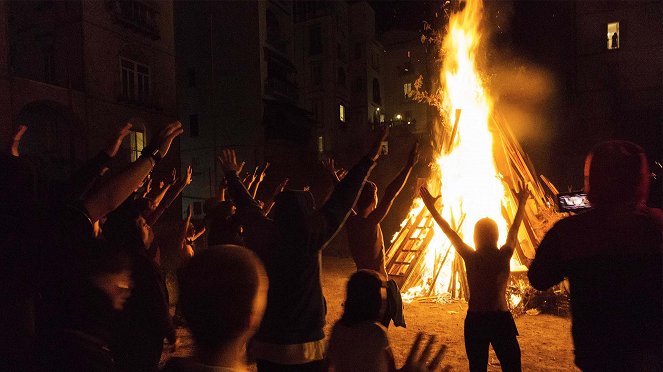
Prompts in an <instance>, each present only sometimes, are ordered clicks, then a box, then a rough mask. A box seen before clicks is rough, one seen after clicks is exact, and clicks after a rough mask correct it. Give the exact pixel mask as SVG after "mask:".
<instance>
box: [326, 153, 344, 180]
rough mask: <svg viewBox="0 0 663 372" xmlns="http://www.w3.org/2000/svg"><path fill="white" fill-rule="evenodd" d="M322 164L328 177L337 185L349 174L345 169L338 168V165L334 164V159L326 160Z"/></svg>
mask: <svg viewBox="0 0 663 372" xmlns="http://www.w3.org/2000/svg"><path fill="white" fill-rule="evenodd" d="M320 163H321V164H322V168H323V169H324V170H325V171H326V173H327V176H328V177H329V178H331V179H332V181H334V182H336V183H338V182H341V180H342V179H343V177H345V175H346V174H348V172H347V171H346V170H345V169H343V168H336V164H334V158H325V159H323V160H322V161H321V162H320Z"/></svg>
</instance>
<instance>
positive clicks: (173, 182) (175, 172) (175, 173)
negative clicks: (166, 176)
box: [169, 168, 177, 186]
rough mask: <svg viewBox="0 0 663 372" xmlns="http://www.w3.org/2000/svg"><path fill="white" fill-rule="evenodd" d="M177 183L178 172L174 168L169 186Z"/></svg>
mask: <svg viewBox="0 0 663 372" xmlns="http://www.w3.org/2000/svg"><path fill="white" fill-rule="evenodd" d="M176 182H177V170H176V169H175V168H173V171H172V172H171V173H170V181H169V184H170V185H171V186H172V185H174V184H175V183H176Z"/></svg>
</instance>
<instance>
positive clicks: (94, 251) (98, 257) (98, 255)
mask: <svg viewBox="0 0 663 372" xmlns="http://www.w3.org/2000/svg"><path fill="white" fill-rule="evenodd" d="M85 248H86V249H85V251H84V253H83V254H82V257H80V265H82V269H83V274H84V277H85V278H86V280H87V281H88V283H89V284H91V285H92V286H93V287H95V288H97V289H99V290H101V291H102V292H103V293H104V294H106V296H107V297H108V299H109V300H110V303H111V304H112V306H113V309H115V310H122V309H123V308H124V303H125V302H126V301H127V299H128V298H129V296H130V295H131V287H132V286H133V285H132V282H131V261H130V259H129V256H128V255H127V254H126V253H125V252H124V251H123V250H122V249H120V248H119V247H117V246H115V245H114V244H112V243H111V242H109V241H107V240H105V239H92V240H90V241H88V242H87V243H86V247H85Z"/></svg>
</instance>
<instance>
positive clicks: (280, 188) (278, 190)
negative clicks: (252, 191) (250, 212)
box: [262, 178, 289, 216]
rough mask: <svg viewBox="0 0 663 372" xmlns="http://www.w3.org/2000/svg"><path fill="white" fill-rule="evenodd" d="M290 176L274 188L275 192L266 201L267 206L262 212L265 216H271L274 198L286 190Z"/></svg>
mask: <svg viewBox="0 0 663 372" xmlns="http://www.w3.org/2000/svg"><path fill="white" fill-rule="evenodd" d="M288 181H289V179H288V178H285V179H283V181H281V183H279V184H278V185H277V186H276V188H275V189H274V192H273V193H272V195H271V196H270V197H269V200H267V201H266V202H265V206H264V207H263V209H262V213H263V214H264V215H265V216H269V212H271V211H272V207H274V200H276V197H277V196H278V195H279V194H280V193H282V192H283V190H285V187H286V186H287V185H288Z"/></svg>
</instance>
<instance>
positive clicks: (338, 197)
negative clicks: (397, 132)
mask: <svg viewBox="0 0 663 372" xmlns="http://www.w3.org/2000/svg"><path fill="white" fill-rule="evenodd" d="M388 134H389V132H388V131H387V130H386V129H385V130H383V131H382V132H381V133H380V135H379V136H378V137H377V139H376V141H375V142H374V143H373V145H372V146H371V149H370V150H369V152H368V153H367V154H366V156H365V157H364V158H362V160H360V161H359V163H357V164H356V165H355V166H354V167H352V169H350V171H349V172H348V174H347V175H346V176H345V178H343V180H341V182H339V184H338V185H336V187H334V191H333V192H332V194H331V195H330V196H329V199H328V200H327V202H325V204H324V205H323V206H322V207H321V208H320V210H319V211H318V212H319V213H317V214H316V219H315V220H314V221H313V222H312V225H317V226H316V228H315V229H313V230H311V231H310V233H312V234H317V235H316V236H310V238H311V239H310V240H309V241H310V242H311V244H312V247H313V248H314V249H321V248H323V245H324V243H326V242H327V241H329V239H331V238H332V237H333V236H334V235H335V234H336V232H337V231H338V230H339V228H340V227H341V225H342V224H343V222H344V221H345V219H346V218H347V217H348V214H349V213H350V211H351V210H352V207H353V206H354V204H355V202H356V201H357V197H358V196H359V192H360V191H361V188H362V187H363V186H364V182H365V181H366V178H367V177H368V175H369V173H370V172H371V170H372V169H373V167H374V166H375V161H376V160H377V159H378V157H380V149H381V146H382V141H384V140H385V139H386V138H387V135H388Z"/></svg>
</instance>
